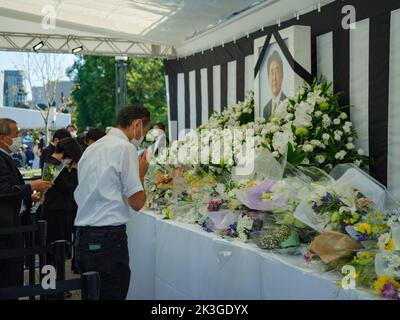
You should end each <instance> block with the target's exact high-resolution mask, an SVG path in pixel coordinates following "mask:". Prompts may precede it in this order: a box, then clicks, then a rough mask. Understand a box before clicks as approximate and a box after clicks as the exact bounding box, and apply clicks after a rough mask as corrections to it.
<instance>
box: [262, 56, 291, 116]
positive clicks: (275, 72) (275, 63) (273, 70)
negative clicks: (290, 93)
mask: <svg viewBox="0 0 400 320" xmlns="http://www.w3.org/2000/svg"><path fill="white" fill-rule="evenodd" d="M267 70H268V84H269V87H270V90H271V93H272V99H271V101H269V102H268V103H267V104H266V105H265V106H264V108H263V117H264V118H265V119H266V120H267V121H268V119H269V117H270V116H271V115H273V114H274V113H275V110H276V107H277V106H278V105H279V103H281V101H283V100H285V99H286V95H285V94H284V93H283V92H282V82H283V61H282V58H281V56H280V55H279V53H278V51H274V52H273V53H272V54H271V56H270V57H269V59H268V69H267Z"/></svg>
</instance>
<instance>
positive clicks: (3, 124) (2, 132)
mask: <svg viewBox="0 0 400 320" xmlns="http://www.w3.org/2000/svg"><path fill="white" fill-rule="evenodd" d="M12 123H15V124H17V123H16V122H15V121H14V120H12V119H9V118H2V119H0V136H8V135H9V134H10V133H11V128H10V124H12Z"/></svg>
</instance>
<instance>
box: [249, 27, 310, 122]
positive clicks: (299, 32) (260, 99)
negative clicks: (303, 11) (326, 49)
mask: <svg viewBox="0 0 400 320" xmlns="http://www.w3.org/2000/svg"><path fill="white" fill-rule="evenodd" d="M279 35H280V37H281V39H282V41H281V42H278V41H277V40H276V39H275V37H274V35H272V37H271V40H270V42H269V44H268V47H267V48H266V50H265V52H264V54H263V50H262V49H263V47H264V44H265V41H266V38H267V36H264V37H261V38H258V39H256V40H254V56H255V59H254V61H255V62H256V65H257V62H259V64H258V72H257V75H256V77H255V84H254V89H255V92H254V93H255V94H254V101H255V117H263V118H265V119H266V120H268V119H269V118H270V116H271V115H272V114H273V113H274V112H275V109H276V107H277V106H278V105H279V103H280V102H282V101H283V100H285V99H286V98H288V97H291V96H293V95H294V93H295V91H296V90H297V89H298V88H299V87H301V86H302V85H303V82H304V80H303V79H302V78H301V77H300V76H299V75H298V74H296V72H295V71H294V70H293V69H292V66H291V64H290V63H289V61H288V59H287V57H288V54H290V58H291V59H294V60H295V61H297V62H298V63H299V64H301V66H302V67H303V68H304V69H305V70H307V71H308V72H311V30H310V27H307V26H293V27H290V28H288V29H284V30H281V31H279ZM283 45H284V46H285V47H286V48H287V51H286V55H285V52H284V50H283V49H285V48H282V46H283ZM262 54H263V55H262ZM261 55H262V56H261Z"/></svg>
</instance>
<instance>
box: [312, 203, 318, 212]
mask: <svg viewBox="0 0 400 320" xmlns="http://www.w3.org/2000/svg"><path fill="white" fill-rule="evenodd" d="M312 209H313V211H314V212H315V213H319V208H318V205H317V203H316V202H314V204H313V206H312Z"/></svg>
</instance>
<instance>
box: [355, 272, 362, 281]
mask: <svg viewBox="0 0 400 320" xmlns="http://www.w3.org/2000/svg"><path fill="white" fill-rule="evenodd" d="M360 276H361V272H360V271H357V272H356V275H355V279H356V280H358V279H359V278H360Z"/></svg>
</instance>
